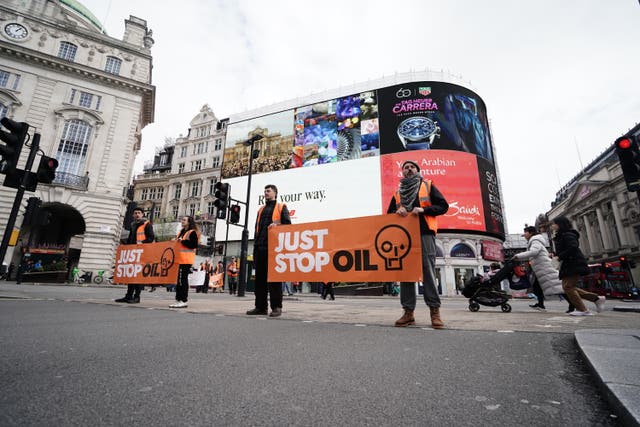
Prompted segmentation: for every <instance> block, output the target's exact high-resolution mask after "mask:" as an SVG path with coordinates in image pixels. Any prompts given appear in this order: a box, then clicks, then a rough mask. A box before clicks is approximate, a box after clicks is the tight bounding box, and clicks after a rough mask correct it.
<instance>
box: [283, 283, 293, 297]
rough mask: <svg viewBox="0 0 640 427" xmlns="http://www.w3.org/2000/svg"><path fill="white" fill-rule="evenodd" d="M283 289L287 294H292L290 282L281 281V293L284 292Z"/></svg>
mask: <svg viewBox="0 0 640 427" xmlns="http://www.w3.org/2000/svg"><path fill="white" fill-rule="evenodd" d="M285 291H286V292H287V296H291V295H293V293H291V284H290V283H289V282H282V293H283V294H284V293H285Z"/></svg>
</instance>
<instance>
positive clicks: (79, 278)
mask: <svg viewBox="0 0 640 427" xmlns="http://www.w3.org/2000/svg"><path fill="white" fill-rule="evenodd" d="M71 273H72V277H73V283H77V284H79V285H82V284H84V277H83V276H84V271H82V270H80V269H79V268H78V267H73V270H71Z"/></svg>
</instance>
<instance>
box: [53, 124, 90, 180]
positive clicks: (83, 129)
mask: <svg viewBox="0 0 640 427" xmlns="http://www.w3.org/2000/svg"><path fill="white" fill-rule="evenodd" d="M90 138H91V125H89V124H88V123H87V122H85V121H83V120H77V119H74V120H67V121H66V122H65V123H64V129H63V130H62V138H61V139H60V145H58V154H57V156H56V157H57V159H58V163H59V166H58V171H60V172H65V173H69V174H73V175H83V169H84V161H85V160H86V157H87V150H88V148H89V140H90Z"/></svg>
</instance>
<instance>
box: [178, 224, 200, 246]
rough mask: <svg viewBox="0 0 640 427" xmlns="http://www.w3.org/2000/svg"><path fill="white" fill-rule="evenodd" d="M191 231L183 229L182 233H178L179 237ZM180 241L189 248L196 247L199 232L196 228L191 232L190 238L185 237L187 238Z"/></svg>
mask: <svg viewBox="0 0 640 427" xmlns="http://www.w3.org/2000/svg"><path fill="white" fill-rule="evenodd" d="M187 231H189V230H186V229H184V228H183V229H181V230H180V233H178V238H180V237H182V236H184V234H185V233H186V232H187ZM180 243H182V245H183V246H184V247H187V248H189V249H196V248H197V247H198V233H197V232H196V231H195V230H194V232H193V233H190V234H189V238H188V239H185V240H181V241H180Z"/></svg>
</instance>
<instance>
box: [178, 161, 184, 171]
mask: <svg viewBox="0 0 640 427" xmlns="http://www.w3.org/2000/svg"><path fill="white" fill-rule="evenodd" d="M178 173H184V163H178Z"/></svg>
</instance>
